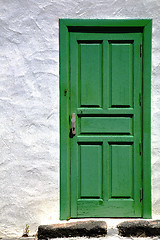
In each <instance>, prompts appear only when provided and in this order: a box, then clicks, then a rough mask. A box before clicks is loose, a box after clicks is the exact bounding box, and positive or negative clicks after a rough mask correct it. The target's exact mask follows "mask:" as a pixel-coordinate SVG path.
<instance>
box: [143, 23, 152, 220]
mask: <svg viewBox="0 0 160 240" xmlns="http://www.w3.org/2000/svg"><path fill="white" fill-rule="evenodd" d="M151 49H152V20H150V21H149V22H148V24H147V25H146V27H145V28H144V44H143V69H144V71H143V96H142V97H143V101H142V105H143V118H142V119H143V217H144V218H152V214H151V211H152V202H151V58H152V52H151Z"/></svg>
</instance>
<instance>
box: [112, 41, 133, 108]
mask: <svg viewBox="0 0 160 240" xmlns="http://www.w3.org/2000/svg"><path fill="white" fill-rule="evenodd" d="M109 51H110V58H109V62H110V67H109V69H110V87H111V89H110V94H111V107H132V95H133V94H132V91H133V63H132V62H133V42H132V43H126V42H124V43H118V42H117V43H114V42H111V43H110V44H109Z"/></svg>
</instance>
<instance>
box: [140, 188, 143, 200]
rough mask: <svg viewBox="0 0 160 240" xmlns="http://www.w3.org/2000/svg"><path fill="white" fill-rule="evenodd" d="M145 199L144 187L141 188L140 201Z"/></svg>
mask: <svg viewBox="0 0 160 240" xmlns="http://www.w3.org/2000/svg"><path fill="white" fill-rule="evenodd" d="M142 200H143V189H142V188H140V202H141V201H142Z"/></svg>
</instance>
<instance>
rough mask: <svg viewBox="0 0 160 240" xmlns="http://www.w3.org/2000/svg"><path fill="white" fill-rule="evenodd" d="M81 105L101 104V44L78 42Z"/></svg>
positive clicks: (98, 105)
mask: <svg viewBox="0 0 160 240" xmlns="http://www.w3.org/2000/svg"><path fill="white" fill-rule="evenodd" d="M79 47H80V50H79V55H80V79H79V81H80V83H81V84H80V91H81V97H80V98H81V99H80V102H81V104H80V105H81V106H82V107H83V106H92V107H93V106H96V107H100V106H101V99H102V96H101V95H102V94H101V92H102V80H101V79H102V46H101V44H100V43H99V44H98V43H91V44H90V43H89V44H85V43H79Z"/></svg>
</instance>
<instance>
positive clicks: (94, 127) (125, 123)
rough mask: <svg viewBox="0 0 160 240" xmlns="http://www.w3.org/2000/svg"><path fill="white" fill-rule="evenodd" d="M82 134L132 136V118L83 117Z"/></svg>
mask: <svg viewBox="0 0 160 240" xmlns="http://www.w3.org/2000/svg"><path fill="white" fill-rule="evenodd" d="M80 133H93V134H94V133H104V134H132V118H131V117H110V116H109V117H96V116H94V117H82V118H81V130H80Z"/></svg>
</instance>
